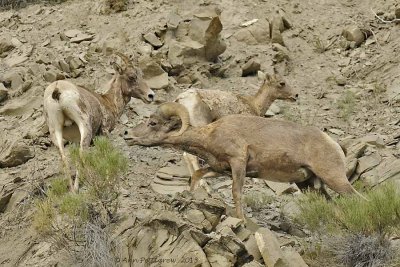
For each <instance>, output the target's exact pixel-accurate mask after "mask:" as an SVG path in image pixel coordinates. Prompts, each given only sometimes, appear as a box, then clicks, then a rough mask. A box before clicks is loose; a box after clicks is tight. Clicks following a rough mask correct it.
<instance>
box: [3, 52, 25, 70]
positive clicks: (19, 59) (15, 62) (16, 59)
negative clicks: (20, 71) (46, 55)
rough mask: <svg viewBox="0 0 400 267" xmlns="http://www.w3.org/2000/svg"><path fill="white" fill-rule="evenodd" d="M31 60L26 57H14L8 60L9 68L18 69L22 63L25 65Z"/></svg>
mask: <svg viewBox="0 0 400 267" xmlns="http://www.w3.org/2000/svg"><path fill="white" fill-rule="evenodd" d="M28 59H29V58H28V56H26V55H13V56H12V57H11V58H9V59H7V60H6V64H7V66H9V67H10V68H12V67H16V66H18V65H20V64H22V63H24V62H25V61H27V60H28Z"/></svg>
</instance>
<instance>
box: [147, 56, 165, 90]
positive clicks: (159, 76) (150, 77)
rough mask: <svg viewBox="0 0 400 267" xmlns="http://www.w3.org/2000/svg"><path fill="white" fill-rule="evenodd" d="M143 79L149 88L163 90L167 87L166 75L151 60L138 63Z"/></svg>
mask: <svg viewBox="0 0 400 267" xmlns="http://www.w3.org/2000/svg"><path fill="white" fill-rule="evenodd" d="M140 67H141V69H142V70H143V75H144V79H145V80H146V83H147V84H148V86H149V87H150V88H153V89H163V88H166V87H168V85H169V81H168V74H167V73H166V72H165V71H164V70H163V69H162V68H161V67H160V65H159V64H158V63H156V62H155V61H153V60H146V61H143V62H141V63H140Z"/></svg>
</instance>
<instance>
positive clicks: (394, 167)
mask: <svg viewBox="0 0 400 267" xmlns="http://www.w3.org/2000/svg"><path fill="white" fill-rule="evenodd" d="M361 179H363V180H365V181H366V182H367V183H368V185H370V186H375V185H378V184H380V183H383V182H385V181H387V180H400V159H397V158H394V157H391V158H386V159H384V160H383V161H382V162H381V164H379V166H377V167H375V168H374V169H372V170H370V171H368V172H365V173H363V174H362V175H361Z"/></svg>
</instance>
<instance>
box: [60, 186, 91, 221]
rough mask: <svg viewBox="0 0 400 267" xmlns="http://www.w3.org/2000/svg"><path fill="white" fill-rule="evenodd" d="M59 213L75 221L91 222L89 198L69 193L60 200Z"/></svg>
mask: <svg viewBox="0 0 400 267" xmlns="http://www.w3.org/2000/svg"><path fill="white" fill-rule="evenodd" d="M59 213H60V214H65V215H67V216H68V217H70V218H73V219H74V221H79V222H86V221H88V220H89V209H88V203H87V197H86V196H85V195H84V194H71V193H68V194H66V195H64V196H62V197H61V199H60V200H59Z"/></svg>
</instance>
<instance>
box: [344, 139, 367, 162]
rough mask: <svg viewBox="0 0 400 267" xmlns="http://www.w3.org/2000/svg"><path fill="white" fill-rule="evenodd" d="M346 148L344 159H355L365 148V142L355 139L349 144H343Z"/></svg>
mask: <svg viewBox="0 0 400 267" xmlns="http://www.w3.org/2000/svg"><path fill="white" fill-rule="evenodd" d="M345 148H346V150H347V151H346V152H347V153H346V159H347V161H349V160H350V159H357V158H359V157H360V156H361V155H362V154H364V151H365V149H366V148H367V143H365V142H360V141H358V140H357V141H355V142H353V143H351V144H350V145H345Z"/></svg>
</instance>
